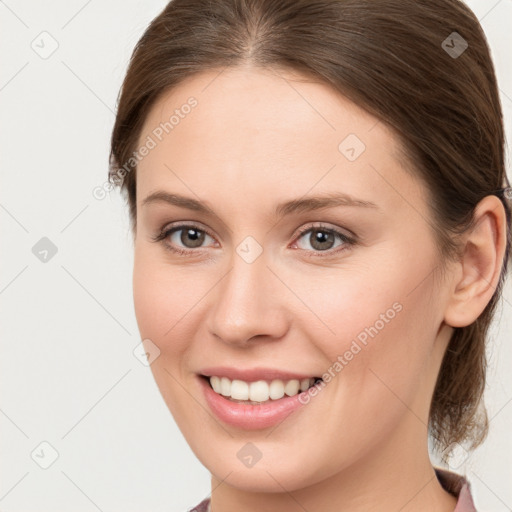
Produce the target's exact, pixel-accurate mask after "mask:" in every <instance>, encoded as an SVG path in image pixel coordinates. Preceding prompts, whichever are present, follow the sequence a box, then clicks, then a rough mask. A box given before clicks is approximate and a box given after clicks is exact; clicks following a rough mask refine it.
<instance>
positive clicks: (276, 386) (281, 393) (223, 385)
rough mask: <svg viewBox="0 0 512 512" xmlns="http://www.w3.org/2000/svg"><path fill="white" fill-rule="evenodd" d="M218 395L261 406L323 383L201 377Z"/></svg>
mask: <svg viewBox="0 0 512 512" xmlns="http://www.w3.org/2000/svg"><path fill="white" fill-rule="evenodd" d="M201 377H202V378H203V379H205V380H206V381H207V382H208V383H209V385H210V387H211V388H212V389H213V391H215V393H217V394H218V395H221V396H223V397H224V398H226V399H227V400H229V401H231V402H236V403H243V404H251V405H261V404H264V403H268V402H272V401H275V400H280V399H281V398H283V397H286V396H288V397H291V396H295V395H297V394H299V393H301V392H304V391H307V390H308V389H310V388H311V387H313V386H315V385H316V384H318V382H323V381H322V379H321V378H320V377H309V378H305V379H300V380H299V379H289V380H281V379H272V380H258V381H253V382H247V381H244V380H239V379H234V380H231V379H228V378H227V377H220V376H216V375H212V376H206V375H201Z"/></svg>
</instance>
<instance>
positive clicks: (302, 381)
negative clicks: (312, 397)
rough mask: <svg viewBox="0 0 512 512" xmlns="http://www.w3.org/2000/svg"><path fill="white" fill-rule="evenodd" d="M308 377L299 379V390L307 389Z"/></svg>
mask: <svg viewBox="0 0 512 512" xmlns="http://www.w3.org/2000/svg"><path fill="white" fill-rule="evenodd" d="M309 381H310V379H302V380H301V381H300V390H301V391H306V389H309V384H310V382H309Z"/></svg>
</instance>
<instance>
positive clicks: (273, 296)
mask: <svg viewBox="0 0 512 512" xmlns="http://www.w3.org/2000/svg"><path fill="white" fill-rule="evenodd" d="M248 238H249V237H248ZM258 245H259V244H258ZM259 247H260V248H258V247H257V246H256V244H255V243H254V241H253V240H245V241H244V242H242V243H241V244H240V245H239V246H238V247H237V248H236V253H235V252H234V253H233V257H232V259H231V267H230V270H229V272H228V273H227V275H225V277H224V279H222V280H221V282H220V283H219V288H218V292H217V295H216V298H215V304H214V307H213V308H212V316H211V318H210V329H211V332H212V333H213V334H215V335H217V336H218V337H219V338H221V339H222V340H223V341H225V342H229V343H232V344H244V343H245V342H246V341H248V340H250V339H251V338H253V337H255V336H258V335H261V336H268V337H280V336H281V335H282V334H283V332H284V329H285V319H284V315H283V311H282V308H281V307H280V306H279V305H278V303H279V300H278V297H279V293H278V291H277V289H276V286H277V282H276V281H277V280H276V278H275V276H274V275H273V274H272V272H271V271H270V270H269V269H268V268H267V263H268V261H267V258H266V257H265V253H264V252H263V251H262V248H261V246H259Z"/></svg>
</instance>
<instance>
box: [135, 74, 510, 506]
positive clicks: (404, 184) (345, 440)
mask: <svg viewBox="0 0 512 512" xmlns="http://www.w3.org/2000/svg"><path fill="white" fill-rule="evenodd" d="M220 71H221V70H216V71H215V72H213V71H212V72H208V73H203V74H201V75H198V76H196V77H194V78H193V79H191V80H188V81H186V82H184V83H182V84H180V86H178V87H177V88H175V89H174V90H172V91H170V92H168V93H166V94H165V95H164V96H162V98H161V99H160V100H159V101H158V103H157V104H156V105H155V106H154V107H153V108H152V109H151V111H150V112H149V114H148V117H147V119H146V121H145V124H144V127H143V130H142V133H141V136H140V139H139V140H140V143H141V144H143V142H144V141H145V140H146V138H147V136H149V135H151V134H152V131H153V130H154V129H155V127H157V126H158V125H159V124H160V123H161V122H164V121H166V120H168V119H169V116H170V115H171V114H172V112H173V111H174V110H175V109H176V108H180V106H182V105H183V104H185V103H186V102H187V99H188V98H189V97H190V96H194V97H195V98H196V99H197V102H198V104H197V106H196V107H195V108H194V109H192V111H191V112H190V113H189V114H188V115H186V116H183V118H180V121H179V124H177V125H176V126H175V127H174V129H173V130H172V131H170V132H169V133H168V134H167V135H166V136H165V137H163V138H162V140H161V141H158V144H157V145H156V147H154V148H153V149H151V150H150V151H149V153H148V154H147V156H145V157H144V158H143V160H142V161H141V162H140V163H139V165H138V170H137V226H136V231H135V262H134V274H133V279H134V302H135V311H136V316H137V322H138V325H139V329H140V333H141V336H142V338H143V339H146V338H147V339H150V340H152V342H153V343H154V344H155V345H157V346H158V348H159V349H160V356H159V357H158V358H157V359H156V360H155V361H154V362H153V363H152V365H151V369H152V372H153V375H154V377H155V380H156V383H157V385H158V386H159V389H160V391H161V393H162V396H163V398H164V400H165V402H166V404H167V406H168V407H169V409H170V411H171V412H172V414H173V416H174V418H175V420H176V423H177V424H178V426H179V428H180V429H181V431H182V432H183V435H184V436H185V438H186V440H187V442H188V443H189V445H190V446H191V448H192V450H193V451H194V453H195V454H196V455H197V457H198V458H199V460H200V461H201V462H202V463H203V464H204V465H205V466H206V467H207V468H208V470H209V471H210V472H211V474H212V490H213V492H212V498H211V504H212V511H213V512H235V511H236V512H239V511H240V510H244V512H252V511H254V512H256V511H258V512H262V511H265V512H277V511H280V512H282V511H290V512H292V511H303V510H307V511H308V512H340V511H342V510H343V511H344V512H362V511H364V512H368V511H377V510H378V511H379V512H397V511H400V512H412V511H415V512H434V511H435V512H450V511H453V509H454V508H455V504H456V500H455V498H454V497H453V496H451V495H450V494H448V493H447V492H445V491H444V490H443V488H442V487H441V485H440V484H439V482H438V481H437V479H436V477H435V473H434V469H433V467H432V464H431V462H430V458H429V453H428V445H427V423H428V411H429V406H430V401H431V396H432V392H433V389H434V384H435V381H436V377H437V374H438V372H439V368H440V364H441V360H442V356H443V354H444V351H445V350H446V346H447V343H448V341H449V339H450V336H451V334H452V332H453V330H454V329H453V327H457V326H464V325H468V324H470V323H472V322H473V321H474V320H475V319H476V318H477V317H478V316H479V314H480V313H481V312H482V311H483V309H484V308H485V306H486V304H487V303H488V302H489V300H490V299H491V297H492V294H493V291H494V288H495V286H496V284H497V281H498V278H499V272H500V268H501V263H502V260H503V255H504V250H505V212H504V209H503V206H502V205H501V203H500V201H499V199H498V198H496V197H494V196H488V197H486V198H485V199H484V200H482V202H481V203H480V204H479V206H478V209H477V219H478V222H477V226H476V228H475V230H474V231H473V232H471V233H468V234H467V236H466V238H465V243H466V251H465V253H464V256H463V258H462V259H461V261H457V262H452V263H450V264H449V265H447V270H446V273H445V274H444V275H443V274H441V273H440V268H441V267H440V259H439V258H440V257H439V254H438V252H437V250H436V245H435V243H434V235H433V232H432V229H431V226H430V224H429V219H430V213H429V209H428V195H427V190H426V188H425V186H424V185H423V183H422V182H420V181H419V180H418V179H416V178H415V177H414V174H413V173H412V172H411V171H410V169H406V168H404V167H405V166H404V164H403V162H402V160H401V158H400V155H399V147H398V141H397V138H396V137H395V135H394V134H393V133H392V132H391V131H390V130H389V129H388V128H386V127H385V126H384V125H383V123H378V122H377V120H376V119H375V118H374V117H372V116H370V115H369V114H368V113H366V112H365V111H363V110H361V109H360V108H359V107H357V106H356V105H354V104H353V103H352V102H350V101H348V100H347V99H346V98H344V97H343V96H341V95H339V94H337V93H336V92H335V91H333V90H331V89H330V88H329V87H327V86H326V85H325V84H321V83H318V82H317V83H315V82H313V81H309V82H305V81H298V79H297V76H294V75H291V74H290V73H289V72H288V73H285V72H283V71H280V72H277V71H270V70H265V71H263V70H261V69H255V68H251V67H244V68H236V69H227V70H224V71H223V72H222V73H220V74H219V72H220ZM349 134H355V136H356V137H357V138H358V139H359V140H360V141H362V142H363V143H364V145H365V149H364V151H363V152H362V153H361V154H360V155H359V156H357V158H355V159H353V161H351V160H350V159H349V158H347V155H348V156H349V157H350V158H353V156H354V154H353V153H354V152H351V151H350V147H354V140H356V139H349V141H350V142H351V146H350V147H349V148H348V149H349V152H348V153H346V152H345V153H343V151H344V148H345V146H343V145H342V149H341V151H340V149H339V145H340V143H341V142H342V141H343V140H344V139H345V138H346V137H347V136H348V135H349ZM153 137H154V136H153ZM356 149H357V148H356ZM345 150H346V148H345ZM355 153H357V151H355ZM156 191H165V192H167V193H169V194H180V195H183V196H186V197H189V198H192V199H195V200H199V201H201V202H203V203H204V204H206V205H208V207H209V208H210V209H211V211H212V212H213V213H211V214H206V213H201V212H197V211H193V210H190V209H186V208H183V207H180V206H176V205H172V204H169V203H167V202H165V201H150V202H146V203H145V204H143V202H144V199H145V198H147V197H148V196H149V195H150V194H152V193H154V192H156ZM333 193H344V194H348V195H350V196H351V197H352V198H357V199H359V200H363V201H367V202H371V203H374V205H375V206H373V207H365V206H348V205H338V206H335V207H330V208H323V209H319V210H310V211H302V212H293V213H290V214H289V215H286V216H284V217H276V216H275V215H274V209H275V207H276V205H277V204H278V203H281V202H283V201H288V200H291V199H298V198H304V197H310V196H317V195H319V196H325V195H326V194H333ZM171 223H175V224H182V225H185V226H190V224H193V226H194V227H195V228H196V229H198V230H204V231H202V232H201V233H204V242H203V243H202V245H201V246H200V247H197V245H193V241H192V239H190V241H188V245H184V244H185V243H187V237H186V234H187V229H190V228H189V227H186V228H185V232H184V233H183V231H177V232H174V233H173V234H172V235H169V236H168V237H167V238H166V239H164V240H161V241H159V242H154V241H152V237H156V236H157V235H158V234H159V233H160V231H161V230H162V229H163V228H165V227H168V226H169V225H170V224H171ZM318 224H320V225H321V227H320V228H319V227H318ZM307 227H310V228H313V227H314V230H313V231H312V232H311V231H309V232H306V233H305V234H299V228H307ZM326 229H327V230H328V229H335V230H337V231H339V232H340V233H342V234H344V235H346V236H352V237H353V238H354V239H355V242H354V243H353V244H351V243H348V242H347V241H346V239H343V238H340V237H339V236H337V235H333V236H332V237H331V240H332V242H331V245H330V246H329V245H328V244H327V243H325V242H324V244H325V245H324V246H320V248H319V244H318V242H316V243H315V238H314V235H317V234H318V232H320V233H328V231H327V232H326V231H325V230H326ZM248 236H250V237H252V238H253V239H254V240H255V241H256V242H257V244H258V245H259V247H261V249H262V253H261V254H260V255H259V256H258V257H257V258H256V259H255V260H254V261H253V262H251V263H247V261H245V260H244V259H243V258H242V257H240V254H239V253H238V252H237V247H239V246H240V244H241V243H242V242H244V241H246V237H248ZM169 246H171V247H177V248H179V249H183V250H185V251H188V252H187V253H186V254H178V253H174V252H172V251H171V250H169ZM251 247H252V249H251V250H255V249H254V247H257V246H256V245H254V246H251ZM393 304H399V305H400V306H401V309H400V311H399V312H396V314H395V315H394V316H393V318H392V319H388V320H389V321H388V322H385V325H384V327H383V328H382V329H379V330H378V331H379V332H378V334H377V335H376V336H374V337H373V338H371V339H370V340H369V341H368V343H367V345H366V346H364V347H363V348H362V349H361V350H360V351H359V352H358V353H357V354H355V355H354V356H353V358H351V359H350V360H349V361H347V364H346V365H343V369H342V370H341V371H339V372H338V373H337V374H336V376H335V377H333V378H332V380H331V381H330V382H329V383H328V384H327V385H326V386H325V387H324V388H323V389H322V390H321V391H320V392H319V393H318V394H317V396H315V397H314V398H312V399H311V401H310V402H309V403H308V404H307V405H304V406H303V407H302V408H301V409H299V410H297V411H295V412H294V413H293V414H291V415H290V416H289V417H287V418H286V419H285V420H284V421H282V422H281V423H280V424H279V425H277V426H275V427H272V428H265V429H260V430H250V429H249V430H246V429H242V428H236V427H233V426H231V425H227V424H223V423H222V422H221V421H220V420H219V419H218V418H217V417H216V416H215V415H214V414H213V413H212V412H211V411H210V409H209V408H208V405H207V403H206V402H205V399H204V396H203V394H202V392H201V389H200V386H199V379H198V375H197V374H198V372H200V370H201V368H204V367H205V366H210V365H224V366H233V367H237V368H244V369H246V368H253V367H255V366H258V367H270V368H277V369H282V370H292V371H299V372H303V373H305V374H310V375H322V374H323V373H324V372H325V371H326V370H327V369H328V368H330V367H332V366H333V363H334V362H335V361H337V358H338V356H340V355H343V354H345V353H346V351H347V350H349V349H350V346H351V343H352V342H353V340H354V339H356V338H357V336H358V334H360V333H361V332H363V331H364V330H365V328H369V327H370V326H374V325H377V324H376V321H377V320H379V318H382V317H381V316H380V315H381V314H385V313H386V311H388V310H389V309H390V308H392V305H393ZM379 325H380V324H379ZM248 442H252V443H253V444H254V445H255V446H256V447H257V448H258V450H259V451H260V452H261V454H262V457H261V459H260V460H259V461H258V462H257V464H255V465H254V466H253V467H246V466H245V465H244V464H243V463H241V461H240V460H239V458H238V457H237V452H238V451H239V450H240V449H241V448H242V447H243V446H244V445H245V444H246V443H248Z"/></svg>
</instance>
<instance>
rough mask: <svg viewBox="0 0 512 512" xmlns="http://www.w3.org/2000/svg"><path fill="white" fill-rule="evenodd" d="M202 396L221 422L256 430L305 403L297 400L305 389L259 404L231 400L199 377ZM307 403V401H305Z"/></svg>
mask: <svg viewBox="0 0 512 512" xmlns="http://www.w3.org/2000/svg"><path fill="white" fill-rule="evenodd" d="M199 380H200V382H201V386H202V388H203V392H204V396H205V398H206V401H207V402H208V405H209V406H210V409H211V410H212V411H213V412H214V414H215V415H216V416H217V417H218V418H219V419H220V420H221V421H223V422H225V423H228V424H229V425H233V426H235V427H239V428H243V429H247V430H256V429H263V428H267V427H271V426H273V425H276V424H277V423H280V422H282V421H283V420H284V419H286V418H287V417H288V416H289V415H290V414H293V413H294V412H295V411H297V409H299V408H300V407H303V406H304V405H305V404H304V403H301V401H300V400H299V398H300V396H301V395H306V393H307V392H306V391H303V392H301V393H298V394H297V395H295V396H286V397H283V398H280V399H279V400H269V401H267V402H264V403H263V404H261V405H250V404H242V403H237V402H232V401H231V400H228V399H227V398H225V397H224V396H222V395H219V394H218V393H216V392H215V391H214V390H213V389H212V387H211V386H210V383H209V381H208V380H207V379H205V378H204V377H199ZM306 403H307V402H306Z"/></svg>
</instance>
